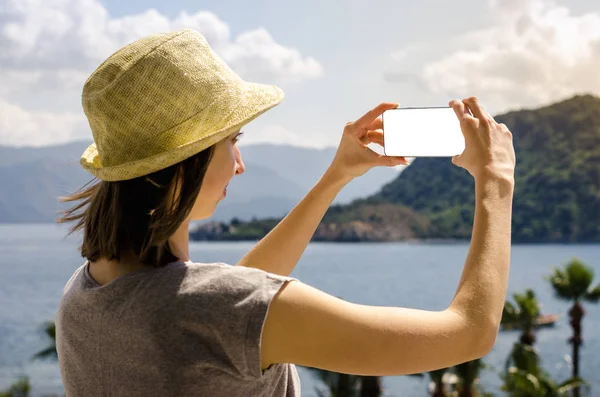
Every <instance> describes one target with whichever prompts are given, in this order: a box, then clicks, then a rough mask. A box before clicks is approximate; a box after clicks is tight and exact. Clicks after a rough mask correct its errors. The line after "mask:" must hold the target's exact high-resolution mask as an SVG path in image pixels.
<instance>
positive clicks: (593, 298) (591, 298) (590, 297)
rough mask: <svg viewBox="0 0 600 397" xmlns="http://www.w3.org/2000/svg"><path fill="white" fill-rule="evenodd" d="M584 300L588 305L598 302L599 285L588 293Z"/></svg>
mask: <svg viewBox="0 0 600 397" xmlns="http://www.w3.org/2000/svg"><path fill="white" fill-rule="evenodd" d="M584 299H585V300H586V301H588V302H590V303H597V302H598V301H599V300H600V284H598V285H596V287H594V288H592V289H591V290H590V291H588V292H587V293H586V294H585V296H584Z"/></svg>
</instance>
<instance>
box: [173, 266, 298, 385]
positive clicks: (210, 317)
mask: <svg viewBox="0 0 600 397" xmlns="http://www.w3.org/2000/svg"><path fill="white" fill-rule="evenodd" d="M190 273H191V274H190V275H191V276H192V277H191V280H190V279H188V281H191V282H187V283H186V284H187V285H185V286H182V287H184V290H187V291H188V296H189V295H190V293H189V292H190V291H192V293H191V297H192V298H193V300H194V301H196V305H201V306H200V307H199V306H195V308H194V310H192V311H191V312H193V313H195V314H197V315H198V316H199V317H198V318H197V319H196V321H194V323H196V327H198V329H199V330H200V335H199V336H200V337H201V338H203V339H204V340H203V341H198V342H201V343H202V342H203V343H209V344H211V345H212V346H211V348H210V349H206V350H204V349H202V350H203V352H204V354H205V355H206V356H205V357H202V358H201V359H205V360H212V361H213V363H214V364H215V365H220V366H222V367H223V366H224V367H226V368H222V369H224V370H227V371H233V372H234V373H237V374H238V375H240V376H242V377H244V378H248V379H257V378H260V377H261V376H262V374H263V372H262V371H261V354H260V352H261V337H262V330H263V326H264V323H265V320H266V318H267V314H268V311H269V307H270V304H271V302H272V301H273V298H274V297H275V295H276V294H277V293H278V292H279V291H280V289H281V288H282V287H283V285H285V283H287V282H289V281H292V280H296V279H295V278H293V277H286V276H280V275H277V274H273V273H269V272H265V271H263V270H260V269H257V268H251V267H244V266H232V265H227V264H214V265H213V266H211V267H210V268H206V267H204V268H203V269H202V270H200V269H194V268H193V267H191V271H190ZM196 273H197V274H196ZM211 338H214V340H212V341H211V340H207V339H211Z"/></svg>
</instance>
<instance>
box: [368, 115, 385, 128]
mask: <svg viewBox="0 0 600 397" xmlns="http://www.w3.org/2000/svg"><path fill="white" fill-rule="evenodd" d="M367 128H368V129H370V130H381V129H383V119H382V118H381V117H377V118H376V119H375V120H373V122H372V123H371V124H370V125H369V126H368V127H367Z"/></svg>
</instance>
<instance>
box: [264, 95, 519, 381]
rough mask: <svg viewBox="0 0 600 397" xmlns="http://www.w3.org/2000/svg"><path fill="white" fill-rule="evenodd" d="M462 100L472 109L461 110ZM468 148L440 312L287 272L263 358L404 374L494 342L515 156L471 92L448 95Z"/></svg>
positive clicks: (473, 354)
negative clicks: (450, 289)
mask: <svg viewBox="0 0 600 397" xmlns="http://www.w3.org/2000/svg"><path fill="white" fill-rule="evenodd" d="M465 104H467V105H468V106H469V108H471V111H472V112H473V115H474V116H475V117H473V116H471V115H469V114H468V113H467V112H465ZM452 106H453V107H454V109H455V111H456V112H457V116H458V117H459V118H460V119H461V123H462V127H463V133H464V134H465V140H466V144H467V147H466V149H465V151H464V152H463V154H462V155H461V156H457V157H456V158H454V159H453V163H454V164H456V165H458V166H461V167H464V168H465V169H467V170H468V171H469V172H470V173H471V174H472V175H473V177H474V178H475V181H476V202H475V207H476V209H475V219H474V226H473V238H472V241H471V247H470V250H469V254H468V256H467V258H466V261H465V266H464V270H463V273H462V277H461V280H460V282H459V285H458V289H457V292H456V295H455V297H454V299H453V300H452V302H450V304H449V305H448V308H447V309H446V310H443V311H425V310H415V309H407V308H399V307H375V306H364V305H358V304H353V303H349V302H345V301H343V300H340V299H338V298H335V297H333V296H331V295H328V294H326V293H324V292H321V291H319V290H317V289H315V288H312V287H310V286H308V285H306V284H304V283H302V282H299V281H292V282H290V283H288V284H287V285H286V286H285V287H283V288H282V290H281V292H280V293H279V294H278V295H277V296H276V297H275V298H274V300H273V302H272V303H271V307H270V310H269V313H268V316H267V319H266V323H265V326H264V331H263V336H262V347H261V349H262V350H261V352H262V359H261V361H262V366H263V368H266V367H268V366H269V365H270V364H272V363H283V362H287V363H294V364H299V365H304V366H310V367H316V368H323V369H327V370H330V371H335V372H342V373H352V374H360V375H378V376H386V375H403V374H409V373H417V372H423V371H430V370H433V369H438V368H443V367H448V366H451V365H455V364H458V363H461V362H465V361H469V360H473V359H475V358H478V357H482V356H483V355H485V354H487V352H489V351H490V349H491V348H492V346H493V345H494V342H495V339H496V335H497V332H498V327H499V324H500V318H501V316H502V307H503V304H504V299H505V293H506V286H507V280H508V272H509V257H510V225H511V212H512V196H513V189H514V176H513V175H514V166H515V156H514V149H513V145H512V135H511V134H510V132H509V131H508V129H507V128H506V127H505V126H503V125H498V124H496V123H495V121H493V119H492V118H491V117H490V116H489V115H488V114H487V113H485V112H484V111H483V109H481V107H480V106H479V105H478V103H477V100H476V99H474V98H470V99H467V100H465V101H464V102H453V103H452Z"/></svg>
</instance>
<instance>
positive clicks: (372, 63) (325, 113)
mask: <svg viewBox="0 0 600 397" xmlns="http://www.w3.org/2000/svg"><path fill="white" fill-rule="evenodd" d="M181 27H191V28H194V29H197V30H199V31H200V32H201V33H203V34H205V36H207V38H208V39H209V43H211V46H213V48H214V49H215V51H216V52H217V53H218V54H219V55H221V56H223V57H224V59H225V60H226V61H227V62H228V63H229V64H230V65H231V66H232V68H233V69H234V70H236V71H237V72H238V73H239V74H240V75H241V76H242V77H243V78H245V79H248V80H252V81H258V82H263V83H271V84H277V85H279V86H280V87H282V88H283V89H284V91H285V93H286V99H285V101H284V102H283V103H282V104H280V105H279V106H278V107H276V108H274V109H273V110H271V111H269V112H267V113H266V114H265V115H263V116H261V117H260V118H258V119H257V120H256V121H254V122H252V123H251V124H250V125H248V126H247V127H246V128H245V129H244V130H245V131H246V135H245V136H244V139H243V141H242V144H251V143H256V142H274V143H289V144H293V145H301V146H312V147H323V146H333V145H335V144H336V143H337V142H338V140H339V136H340V134H341V131H342V128H343V125H344V124H345V122H346V121H348V120H352V119H355V118H358V117H359V116H360V115H362V114H363V113H364V112H365V111H366V110H368V109H369V108H371V107H373V106H375V105H376V104H377V103H379V102H381V101H397V102H400V103H401V104H402V105H406V106H436V105H437V106H439V105H445V104H446V103H447V102H448V100H449V99H452V98H455V97H459V98H460V97H464V96H470V95H477V96H479V97H480V98H481V99H482V101H483V102H484V104H485V105H486V106H487V107H488V109H490V111H491V112H493V113H499V112H503V111H506V110H510V109H518V108H521V107H535V106H540V105H543V104H548V103H551V102H553V101H556V100H560V99H564V98H566V97H569V96H571V95H573V94H575V93H581V92H591V93H595V94H600V73H598V72H597V69H598V66H597V65H599V64H600V4H599V3H598V1H597V0H595V1H592V0H570V1H566V0H563V1H550V0H495V1H493V0H490V1H462V2H448V1H441V0H437V1H434V0H422V1H419V2H409V1H388V0H385V1H384V0H370V1H366V0H363V1H358V0H354V1H352V0H348V1H342V0H337V1H334V0H330V1H329V0H321V1H314V0H308V1H302V2H292V1H274V0H258V1H252V2H249V1H228V0H220V1H203V2H197V1H190V0H185V1H169V2H165V1H161V2H159V1H141V0H133V1H132V0H129V1H127V2H125V1H120V0H109V1H106V0H105V1H100V0H0V116H1V117H0V145H14V146H22V145H38V146H39V145H49V144H58V143H64V142H68V141H71V140H76V139H91V133H90V131H89V127H88V126H87V122H86V120H85V117H84V115H83V112H82V111H81V107H80V103H79V98H80V94H81V87H82V84H83V81H85V78H86V77H87V76H88V75H89V73H91V72H92V71H93V69H94V68H95V67H96V66H97V65H98V64H100V62H101V61H102V60H103V59H104V58H105V57H106V56H108V55H109V54H110V53H111V52H113V51H115V50H117V49H118V48H120V47H121V46H123V45H125V44H127V43H128V42H130V41H132V40H135V39H136V38H139V37H141V36H143V35H146V34H151V33H154V32H157V31H164V30H176V29H179V28H181Z"/></svg>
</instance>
